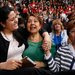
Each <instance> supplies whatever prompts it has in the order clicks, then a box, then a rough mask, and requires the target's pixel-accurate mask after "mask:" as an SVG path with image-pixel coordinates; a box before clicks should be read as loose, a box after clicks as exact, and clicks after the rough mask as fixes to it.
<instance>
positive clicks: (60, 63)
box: [45, 20, 75, 72]
mask: <svg viewBox="0 0 75 75" xmlns="http://www.w3.org/2000/svg"><path fill="white" fill-rule="evenodd" d="M67 34H68V43H67V45H65V46H62V47H60V48H59V49H58V50H57V52H56V56H55V60H54V59H53V58H52V56H51V53H50V51H49V50H45V51H46V52H45V53H46V55H45V59H46V60H47V61H48V66H49V68H50V70H51V71H53V72H60V71H68V70H75V59H74V58H75V20H70V21H69V22H68V25H67ZM68 72H69V71H68Z"/></svg>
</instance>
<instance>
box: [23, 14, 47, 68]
mask: <svg viewBox="0 0 75 75" xmlns="http://www.w3.org/2000/svg"><path fill="white" fill-rule="evenodd" d="M42 25H43V22H42V21H41V18H40V17H39V15H38V13H34V14H31V13H30V14H29V15H28V18H27V24H26V26H25V27H26V28H27V31H28V37H27V42H28V45H29V47H28V48H27V49H25V51H24V52H23V57H25V56H28V57H30V58H31V59H32V60H33V61H35V62H36V66H35V67H36V68H42V67H46V65H45V61H44V51H43V49H42V43H43V38H42V36H41V35H40V33H39V31H40V29H41V27H42Z"/></svg>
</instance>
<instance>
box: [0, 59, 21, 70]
mask: <svg viewBox="0 0 75 75" xmlns="http://www.w3.org/2000/svg"><path fill="white" fill-rule="evenodd" d="M21 66H22V62H21V61H18V60H13V59H12V60H11V59H9V60H7V61H6V62H2V63H0V69H4V70H14V69H17V68H19V67H21Z"/></svg>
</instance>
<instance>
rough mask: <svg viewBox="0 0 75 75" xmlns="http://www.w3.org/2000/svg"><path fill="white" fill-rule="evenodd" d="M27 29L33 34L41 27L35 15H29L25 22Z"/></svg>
mask: <svg viewBox="0 0 75 75" xmlns="http://www.w3.org/2000/svg"><path fill="white" fill-rule="evenodd" d="M27 29H28V31H29V32H30V33H32V34H35V33H37V32H38V31H39V30H40V29H41V24H40V22H39V20H38V18H37V17H35V16H30V17H29V18H28V22H27Z"/></svg>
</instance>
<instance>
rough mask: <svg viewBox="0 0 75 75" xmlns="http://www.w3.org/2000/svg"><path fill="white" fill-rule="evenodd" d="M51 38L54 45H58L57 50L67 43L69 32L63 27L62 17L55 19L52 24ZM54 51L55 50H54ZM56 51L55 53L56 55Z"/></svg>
mask: <svg viewBox="0 0 75 75" xmlns="http://www.w3.org/2000/svg"><path fill="white" fill-rule="evenodd" d="M50 38H51V41H52V46H55V47H56V50H57V49H58V48H59V47H60V46H64V45H65V44H66V43H67V39H68V36H67V32H66V30H65V29H64V27H63V24H62V22H61V21H60V19H55V20H54V21H53V25H52V32H51V33H50ZM52 53H53V51H52ZM55 53H56V51H54V53H53V55H55Z"/></svg>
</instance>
